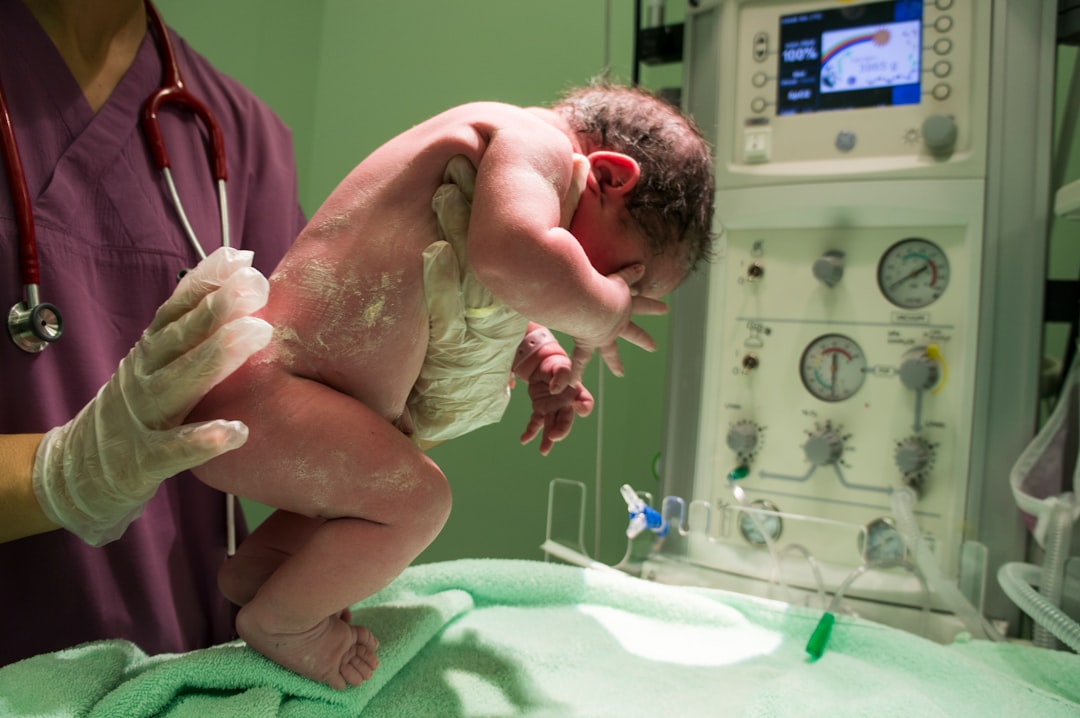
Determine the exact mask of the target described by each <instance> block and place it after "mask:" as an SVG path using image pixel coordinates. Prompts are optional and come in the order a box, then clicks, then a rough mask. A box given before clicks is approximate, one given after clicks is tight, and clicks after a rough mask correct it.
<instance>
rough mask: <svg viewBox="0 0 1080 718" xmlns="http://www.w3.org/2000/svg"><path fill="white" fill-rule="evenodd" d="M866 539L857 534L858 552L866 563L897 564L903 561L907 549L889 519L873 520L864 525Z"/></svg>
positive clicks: (902, 538)
mask: <svg viewBox="0 0 1080 718" xmlns="http://www.w3.org/2000/svg"><path fill="white" fill-rule="evenodd" d="M865 536H866V538H865V539H864V538H863V534H859V552H860V553H862V555H863V557H864V558H865V559H866V560H867V561H884V562H886V563H899V562H900V561H903V560H904V556H905V555H906V553H907V549H906V548H905V547H904V537H903V536H901V535H900V531H898V530H897V528H896V526H895V525H894V524H893V522H892V520H891V519H888V518H880V519H874V520H873V521H871V522H870V523H868V524H867V525H866V531H865Z"/></svg>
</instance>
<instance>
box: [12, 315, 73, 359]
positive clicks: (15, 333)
mask: <svg viewBox="0 0 1080 718" xmlns="http://www.w3.org/2000/svg"><path fill="white" fill-rule="evenodd" d="M7 327H8V334H9V335H10V336H11V340H12V341H13V342H15V345H16V346H18V347H19V348H20V349H22V350H23V351H25V352H30V353H31V354H37V353H38V352H40V351H41V350H42V349H44V348H45V347H47V346H49V344H51V343H53V342H55V341H56V340H57V339H59V338H60V336H61V335H62V334H63V333H64V318H63V317H62V316H61V315H60V310H59V309H57V308H56V307H55V306H53V305H52V304H48V303H46V302H39V303H37V304H35V305H34V306H32V307H27V304H26V302H19V303H18V304H16V305H15V306H13V307H12V308H11V311H9V312H8V320H7Z"/></svg>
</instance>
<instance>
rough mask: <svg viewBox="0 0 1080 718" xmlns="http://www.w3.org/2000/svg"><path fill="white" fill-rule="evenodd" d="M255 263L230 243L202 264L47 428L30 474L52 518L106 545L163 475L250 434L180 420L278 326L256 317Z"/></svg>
mask: <svg viewBox="0 0 1080 718" xmlns="http://www.w3.org/2000/svg"><path fill="white" fill-rule="evenodd" d="M251 260H252V253H251V252H246V251H240V250H236V249H231V248H227V247H223V248H221V249H218V250H217V251H215V252H214V253H213V254H211V255H210V256H209V257H207V258H206V259H205V260H203V261H202V262H200V263H199V264H198V265H197V266H196V267H195V269H193V270H192V271H191V272H189V273H188V274H187V275H186V276H184V278H183V279H182V280H180V283H179V285H178V286H177V288H176V291H174V292H173V295H172V296H171V297H170V298H169V299H168V301H166V302H165V303H164V304H163V305H161V307H160V308H159V309H158V311H157V314H156V315H155V317H154V320H153V322H152V323H151V324H150V326H149V328H147V329H146V331H145V332H143V335H142V337H141V338H140V339H139V341H138V343H136V344H135V347H134V348H133V349H132V350H131V352H130V353H129V354H128V355H127V356H126V357H125V358H124V359H123V360H122V361H121V362H120V366H119V368H117V370H116V373H115V374H114V375H113V377H112V378H111V379H110V380H109V382H108V383H107V384H105V386H104V387H102V388H101V390H100V391H99V392H98V395H97V396H96V397H95V398H94V399H93V400H91V401H90V403H89V404H87V405H86V406H85V407H83V409H82V410H81V411H80V412H79V414H78V415H77V416H76V417H75V418H74V419H72V420H71V421H69V422H68V423H67V424H64V425H63V426H60V427H57V428H54V429H52V430H50V431H49V432H48V433H46V434H45V436H44V438H43V439H42V440H41V444H40V445H39V446H38V450H37V455H36V457H35V459H34V467H33V472H32V479H33V488H34V493H35V495H36V496H37V499H38V502H39V503H40V504H41V507H42V509H43V511H44V512H45V515H46V516H48V517H49V519H51V520H52V521H53V522H55V523H56V524H58V525H60V526H62V527H64V528H66V529H68V530H69V531H71V532H73V533H75V534H76V535H78V536H79V537H80V538H81V539H83V540H84V541H86V542H87V543H89V544H91V545H93V546H101V545H103V544H105V543H108V542H109V541H112V540H114V539H116V538H119V537H120V535H121V534H123V532H124V530H125V529H126V528H127V527H128V525H129V524H130V523H131V522H132V521H134V520H135V519H136V518H137V517H138V516H139V515H140V514H141V513H142V510H143V506H144V504H145V503H146V502H147V501H149V500H150V498H151V497H152V496H153V495H154V493H155V492H156V491H157V488H158V484H159V483H160V482H161V481H162V480H164V479H166V478H168V477H170V476H173V475H174V474H177V473H179V472H180V471H183V470H185V469H190V468H192V467H195V466H198V465H200V464H202V463H204V462H206V461H208V460H210V459H212V458H214V457H215V456H218V455H220V454H223V453H225V452H227V451H230V450H232V449H235V448H236V447H238V446H240V445H241V444H243V443H244V442H245V441H246V440H247V434H248V431H247V427H246V426H245V425H244V424H243V423H241V422H239V421H224V420H216V421H209V422H205V423H201V424H182V422H183V420H184V418H185V417H186V416H187V414H188V412H189V411H191V409H192V408H193V407H194V406H195V405H196V404H197V403H198V402H199V401H200V400H201V399H202V398H203V396H204V395H206V393H207V392H209V391H210V389H211V388H213V387H214V386H215V385H216V384H217V383H218V382H220V381H221V380H222V379H224V378H225V377H226V376H228V375H229V374H231V373H232V372H233V371H235V370H236V369H237V368H238V367H239V366H240V365H241V364H243V363H244V362H245V361H246V360H247V359H248V357H250V356H251V355H252V354H254V353H255V352H256V351H258V350H260V349H262V348H263V347H265V346H266V345H267V344H268V343H269V341H270V336H271V333H272V331H273V330H272V328H271V326H270V325H269V324H267V323H266V322H264V321H263V320H261V319H257V318H255V317H251V316H248V315H249V314H251V313H252V312H255V311H258V310H259V309H260V308H262V307H263V305H265V304H266V300H267V297H268V295H269V285H268V283H267V281H266V278H265V277H264V276H263V275H262V274H260V273H259V272H258V270H256V269H254V268H252V267H251Z"/></svg>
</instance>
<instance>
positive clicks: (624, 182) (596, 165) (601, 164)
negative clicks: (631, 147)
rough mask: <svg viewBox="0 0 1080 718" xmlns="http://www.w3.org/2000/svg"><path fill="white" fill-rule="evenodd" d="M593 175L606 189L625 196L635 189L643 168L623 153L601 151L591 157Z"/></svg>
mask: <svg viewBox="0 0 1080 718" xmlns="http://www.w3.org/2000/svg"><path fill="white" fill-rule="evenodd" d="M589 164H591V165H592V172H593V175H594V176H595V177H596V180H597V182H598V183H599V184H600V185H601V186H602V187H605V188H609V189H611V190H614V191H615V192H617V193H619V194H625V193H627V192H629V191H630V190H631V189H633V188H634V185H636V184H637V181H638V178H640V177H641V167H639V166H638V163H637V160H635V159H634V158H633V157H630V156H628V155H624V154H622V153H621V152H608V151H606V150H601V151H598V152H593V153H592V154H590V155H589Z"/></svg>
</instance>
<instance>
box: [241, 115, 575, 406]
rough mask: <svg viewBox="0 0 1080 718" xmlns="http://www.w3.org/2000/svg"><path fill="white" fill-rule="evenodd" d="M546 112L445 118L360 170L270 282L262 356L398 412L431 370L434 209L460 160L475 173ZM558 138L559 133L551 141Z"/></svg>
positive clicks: (398, 140) (391, 145) (411, 133)
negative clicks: (510, 131)
mask: <svg viewBox="0 0 1080 718" xmlns="http://www.w3.org/2000/svg"><path fill="white" fill-rule="evenodd" d="M542 117H543V111H540V112H539V114H538V111H535V110H526V109H522V108H518V107H514V106H510V105H503V104H497V103H475V104H471V105H464V106H461V107H458V108H454V109H452V110H449V111H447V112H445V113H443V114H441V115H438V116H436V117H435V118H432V119H431V120H428V121H427V122H424V123H422V124H420V125H417V126H416V127H414V128H412V129H411V130H408V131H407V132H405V133H402V134H401V135H398V136H397V137H395V138H394V139H393V140H391V141H390V142H388V143H386V144H384V145H383V146H382V147H380V148H379V149H377V150H376V151H375V152H374V153H372V154H371V155H370V156H369V157H368V158H366V159H365V160H364V161H363V162H362V163H361V164H360V165H358V166H357V167H356V168H355V169H354V170H353V171H352V172H351V173H350V174H349V175H348V176H347V177H346V178H345V179H344V180H343V181H342V182H341V184H340V185H338V187H337V188H336V189H335V190H334V192H333V193H332V194H331V195H330V197H329V198H328V199H327V200H326V201H325V202H324V203H323V205H322V206H321V207H320V208H319V210H318V211H317V212H316V213H315V216H314V217H313V218H312V220H311V222H310V223H309V224H308V226H307V227H306V228H305V229H304V231H303V232H302V233H301V234H300V236H299V238H298V239H297V241H296V243H295V244H294V246H293V247H292V249H290V251H289V253H288V254H287V255H286V257H285V258H284V259H283V260H282V262H281V264H279V265H278V268H277V269H276V270H275V271H274V273H273V275H272V276H271V278H270V283H271V292H270V301H269V303H268V305H267V307H266V309H265V310H264V313H263V316H264V317H265V318H266V319H267V320H268V321H269V322H270V323H271V324H273V325H274V327H275V338H274V341H273V344H272V346H271V348H270V349H269V350H268V351H267V352H265V353H264V354H263V355H262V356H260V357H259V361H260V362H261V363H264V364H265V363H273V364H274V365H276V367H277V368H278V369H280V370H283V371H285V372H287V373H290V374H294V375H298V376H302V377H306V378H310V379H313V380H315V381H318V382H321V383H323V384H326V385H328V386H330V387H333V388H334V389H337V390H338V391H341V392H344V393H346V394H348V395H350V396H352V397H354V398H356V399H358V400H360V401H362V402H364V403H365V404H367V405H368V406H369V407H370V408H372V409H373V410H375V411H376V412H378V413H379V414H381V415H382V416H384V417H386V418H387V419H389V420H396V419H397V418H398V417H399V416H400V415H401V413H402V411H403V409H404V406H405V402H406V399H407V398H408V395H409V391H410V389H411V388H412V386H413V383H414V382H415V380H416V378H417V376H418V374H419V371H420V367H421V365H422V364H423V361H424V354H425V351H426V348H427V335H428V316H427V307H426V304H425V300H424V285H423V258H422V252H423V250H424V249H425V248H426V247H427V246H428V245H429V244H431V243H432V242H434V241H436V240H438V238H439V237H438V230H437V223H436V217H435V214H434V213H433V211H432V209H431V200H432V196H433V195H434V193H435V191H436V190H437V189H438V187H439V185H440V184H442V183H443V181H444V180H443V171H444V169H445V167H446V165H447V163H448V162H449V160H450V159H451V158H452V157H453V156H455V155H464V156H465V157H466V158H468V159H469V160H470V161H471V162H472V163H473V165H474V166H476V167H480V163H481V159H482V157H483V155H484V152H485V150H486V148H487V145H488V142H489V140H490V138H491V136H492V133H493V132H495V131H497V130H498V128H500V127H504V126H507V125H508V124H515V125H517V124H520V123H536V124H539V125H542V126H544V127H546V128H547V129H546V130H540V131H541V132H547V131H551V130H552V129H553V128H552V126H551V125H550V124H548V123H547V122H545V121H544V120H543V119H538V118H542ZM556 132H557V131H556Z"/></svg>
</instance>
